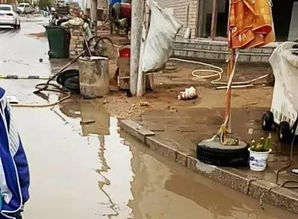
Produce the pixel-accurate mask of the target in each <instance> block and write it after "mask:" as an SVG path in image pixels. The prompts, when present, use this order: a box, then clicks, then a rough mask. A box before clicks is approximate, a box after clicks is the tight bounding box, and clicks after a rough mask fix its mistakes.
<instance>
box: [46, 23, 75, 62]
mask: <svg viewBox="0 0 298 219" xmlns="http://www.w3.org/2000/svg"><path fill="white" fill-rule="evenodd" d="M44 27H45V28H46V33H47V37H48V42H49V48H50V50H49V52H48V54H49V57H50V58H68V57H69V43H70V31H69V30H68V29H67V28H66V27H61V26H52V25H49V26H44Z"/></svg>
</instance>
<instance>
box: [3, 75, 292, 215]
mask: <svg viewBox="0 0 298 219" xmlns="http://www.w3.org/2000/svg"><path fill="white" fill-rule="evenodd" d="M27 83H29V84H27ZM30 83H32V84H34V83H35V82H30V81H28V80H27V81H22V80H18V81H15V80H14V81H9V80H3V81H2V84H1V86H4V87H5V88H6V89H8V90H9V94H11V95H17V96H18V97H19V99H20V100H21V101H22V102H36V103H39V102H40V101H41V99H40V98H39V97H36V96H35V95H32V94H30V93H31V91H32V84H30ZM12 88H14V89H12ZM50 98H51V99H52V100H54V99H57V98H58V96H57V94H55V93H51V94H50ZM13 114H14V118H15V123H16V126H17V128H18V130H19V132H20V135H21V137H22V140H23V143H24V147H25V150H26V152H27V156H28V160H29V164H30V170H31V187H30V194H31V198H30V200H29V202H28V203H27V204H26V206H25V211H24V217H25V218H30V219H40V218H43V219H53V218H72V219H81V218H88V219H95V218H96V219H98V218H103V219H105V218H138V219H139V218H140V219H143V218H144V219H146V218H164V219H180V218H189V219H192V218H282V217H285V218H289V219H292V218H296V215H293V214H290V213H288V212H285V211H282V210H280V209H277V208H274V207H272V206H270V205H267V204H265V210H262V209H261V208H260V207H259V205H258V203H257V202H256V201H255V200H253V199H251V198H249V197H247V196H245V195H242V194H240V193H238V192H235V191H234V190H232V189H230V188H228V187H225V186H223V185H221V184H219V183H216V182H213V181H211V180H210V179H208V178H205V177H203V176H200V175H197V174H195V173H194V172H192V171H190V170H187V169H185V168H184V167H182V166H181V165H178V164H175V163H174V162H170V161H169V160H168V159H167V158H166V157H164V156H160V155H158V154H157V153H155V152H154V151H152V150H151V149H150V148H148V147H145V145H144V144H142V143H141V142H140V141H138V140H136V139H135V138H132V137H131V136H130V135H128V134H127V133H125V132H122V131H121V130H119V127H118V120H117V119H116V118H115V117H111V116H110V115H109V113H108V112H106V111H105V110H104V107H103V104H102V100H100V99H99V100H91V101H90V100H83V99H81V98H79V97H77V96H74V97H73V98H72V99H70V100H69V101H66V102H65V103H64V104H60V105H58V106H55V107H50V108H13ZM88 120H94V121H95V123H92V124H83V125H82V124H81V123H80V122H81V121H88ZM146 133H149V132H146ZM151 137H152V136H150V137H148V138H151ZM155 142H156V141H155ZM162 153H164V154H166V153H170V148H168V150H165V149H163V150H162V151H161V154H162ZM177 153H178V152H177ZM185 156H186V154H183V153H178V154H177V157H175V159H177V160H179V162H180V163H181V164H185V163H186V162H187V163H188V162H189V161H190V160H191V159H189V158H187V160H185V159H184V157H185Z"/></svg>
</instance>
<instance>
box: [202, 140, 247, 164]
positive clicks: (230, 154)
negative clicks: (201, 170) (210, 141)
mask: <svg viewBox="0 0 298 219" xmlns="http://www.w3.org/2000/svg"><path fill="white" fill-rule="evenodd" d="M223 148H224V146H223ZM248 157H249V152H248V146H247V147H245V148H241V149H221V148H211V147H207V146H206V145H201V144H198V145H197V158H198V159H199V160H200V161H201V162H203V163H207V164H211V165H216V166H224V167H242V166H247V165H248Z"/></svg>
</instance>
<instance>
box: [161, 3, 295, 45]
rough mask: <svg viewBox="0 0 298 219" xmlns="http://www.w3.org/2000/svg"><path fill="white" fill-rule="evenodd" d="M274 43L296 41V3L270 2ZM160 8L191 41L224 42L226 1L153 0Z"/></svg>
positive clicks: (226, 14)
mask: <svg viewBox="0 0 298 219" xmlns="http://www.w3.org/2000/svg"><path fill="white" fill-rule="evenodd" d="M271 1H272V4H273V7H272V13H273V20H274V26H275V32H276V37H277V41H286V40H294V39H297V38H298V25H297V21H298V0H283V1H281V0H271ZM157 2H158V3H159V5H160V6H161V7H162V8H172V9H173V12H174V15H175V17H176V18H177V19H179V20H180V21H181V22H182V23H183V24H184V28H183V29H182V31H181V33H180V35H183V32H184V31H185V28H186V27H189V28H191V38H209V37H210V36H214V37H223V38H226V35H227V34H226V32H227V21H228V11H229V0H157Z"/></svg>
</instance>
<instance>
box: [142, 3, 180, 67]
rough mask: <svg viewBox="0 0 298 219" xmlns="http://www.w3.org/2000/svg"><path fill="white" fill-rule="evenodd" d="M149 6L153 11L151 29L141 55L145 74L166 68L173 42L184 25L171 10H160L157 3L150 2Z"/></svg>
mask: <svg viewBox="0 0 298 219" xmlns="http://www.w3.org/2000/svg"><path fill="white" fill-rule="evenodd" d="M148 5H149V8H150V10H151V19H150V28H149V31H148V35H147V38H146V39H145V42H144V44H143V52H142V53H141V54H142V56H141V62H142V71H143V72H145V73H146V72H153V71H157V70H160V69H162V68H163V67H164V65H165V63H166V62H167V61H168V59H169V56H170V54H171V51H172V46H173V41H174V39H175V37H176V35H177V33H178V32H179V30H180V29H181V28H182V23H181V22H180V21H178V20H177V19H176V18H175V17H174V16H173V15H172V14H171V13H170V12H169V10H166V9H162V8H160V7H159V6H158V4H157V3H156V2H155V1H149V3H148Z"/></svg>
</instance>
